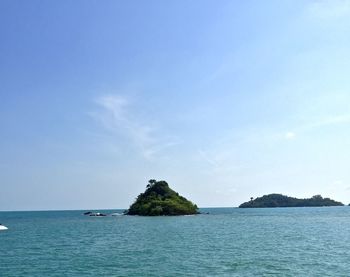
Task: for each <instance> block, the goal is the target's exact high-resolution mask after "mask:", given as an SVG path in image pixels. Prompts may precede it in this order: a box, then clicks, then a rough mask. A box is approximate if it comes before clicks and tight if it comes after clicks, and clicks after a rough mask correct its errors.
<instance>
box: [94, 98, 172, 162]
mask: <svg viewBox="0 0 350 277" xmlns="http://www.w3.org/2000/svg"><path fill="white" fill-rule="evenodd" d="M95 103H96V104H97V105H98V106H99V107H100V108H101V109H100V110H99V111H95V112H93V113H90V114H91V115H92V116H93V118H95V119H96V120H97V121H99V122H100V123H102V125H103V126H104V127H105V128H106V129H108V130H109V131H111V132H112V133H113V134H114V135H116V136H124V137H127V138H128V139H130V142H131V143H132V144H133V145H134V146H135V147H136V148H137V149H139V150H140V151H141V154H142V155H143V156H144V157H145V158H146V159H152V158H153V157H154V156H155V154H156V153H158V152H160V151H162V150H164V149H165V148H168V147H171V146H173V145H176V144H178V141H175V140H174V139H172V138H164V137H163V136H160V135H159V133H160V130H159V129H157V128H156V127H154V126H152V125H151V124H149V123H147V122H144V121H141V120H139V119H138V118H137V116H136V115H135V114H133V113H132V109H131V103H130V101H129V100H128V99H127V98H126V97H124V96H121V95H107V96H103V97H99V98H97V99H95Z"/></svg>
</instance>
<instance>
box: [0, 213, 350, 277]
mask: <svg viewBox="0 0 350 277" xmlns="http://www.w3.org/2000/svg"><path fill="white" fill-rule="evenodd" d="M205 211H208V212H210V214H209V215H204V214H203V215H197V216H180V217H132V216H115V217H112V216H109V217H88V216H83V215H82V211H57V212H56V211H49V212H0V222H1V223H3V224H4V225H6V226H7V227H8V228H9V230H7V231H1V232H0V248H1V251H0V276H350V207H327V208H326V207H322V208H275V209H234V208H231V209H224V208H222V209H221V208H218V209H205ZM107 212H112V211H107Z"/></svg>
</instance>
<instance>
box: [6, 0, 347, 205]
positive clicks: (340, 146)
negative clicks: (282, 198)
mask: <svg viewBox="0 0 350 277" xmlns="http://www.w3.org/2000/svg"><path fill="white" fill-rule="evenodd" d="M349 27H350V2H349V1H341V0H339V1H336V0H335V1H316V0H315V1H288V0H287V1H283V2H281V1H277V0H271V1H244V2H243V1H160V0H154V1H111V0H107V1H103V2H100V1H92V0H84V1H82V0H78V1H39V0H32V1H18V0H14V1H13V0H11V1H8V0H5V1H1V2H0V37H1V43H0V76H1V77H0V78H1V82H0V99H1V101H0V132H1V135H0V188H1V193H0V211H2V210H7V211H10V210H72V209H85V208H86V207H87V208H88V209H96V208H99V207H102V208H103V207H112V208H113V207H124V208H127V207H129V205H130V204H131V203H132V202H133V201H134V199H135V198H136V197H137V195H138V194H139V193H141V192H143V191H144V189H145V187H146V185H147V182H148V180H149V179H152V178H154V179H157V180H165V181H167V182H168V183H169V185H170V186H171V188H173V189H174V190H175V191H178V192H179V193H180V194H181V195H183V196H185V197H186V198H187V199H189V200H191V201H193V202H194V203H196V204H197V205H198V206H199V207H233V206H238V205H239V204H241V203H242V202H245V201H247V200H249V198H250V197H254V198H255V197H259V196H262V195H265V194H270V193H282V194H285V195H288V196H293V197H298V198H309V197H312V196H313V195H316V194H321V195H322V196H323V197H329V198H332V199H334V200H337V201H341V202H343V203H344V204H345V205H347V204H348V203H349V202H350V171H349V169H348V165H349V164H350V147H349V139H348V138H349V137H350V107H349V106H350V92H349V88H350V79H349V77H348V72H349V70H350V62H349V61H350V52H349V48H350V38H349V36H347V33H348V29H349Z"/></svg>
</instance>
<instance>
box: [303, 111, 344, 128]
mask: <svg viewBox="0 0 350 277" xmlns="http://www.w3.org/2000/svg"><path fill="white" fill-rule="evenodd" d="M346 123H350V114H342V115H332V116H327V117H323V118H320V119H319V120H315V121H314V122H311V123H309V124H306V125H305V126H304V128H303V129H314V128H321V127H325V126H329V125H337V124H346Z"/></svg>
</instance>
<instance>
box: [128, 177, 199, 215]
mask: <svg viewBox="0 0 350 277" xmlns="http://www.w3.org/2000/svg"><path fill="white" fill-rule="evenodd" d="M197 213H198V207H197V205H195V204H193V203H192V202H191V201H189V200H187V199H186V198H185V197H182V196H180V195H179V194H178V193H177V192H175V191H173V190H172V189H171V188H170V187H169V185H168V183H167V182H165V181H156V180H154V179H152V180H149V182H148V185H147V187H146V191H145V192H144V193H141V194H140V195H139V196H138V197H137V199H136V201H135V202H134V203H133V204H132V205H131V206H130V208H129V210H127V211H126V214H127V215H142V216H159V215H191V214H197Z"/></svg>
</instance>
